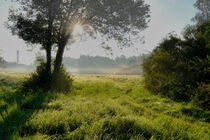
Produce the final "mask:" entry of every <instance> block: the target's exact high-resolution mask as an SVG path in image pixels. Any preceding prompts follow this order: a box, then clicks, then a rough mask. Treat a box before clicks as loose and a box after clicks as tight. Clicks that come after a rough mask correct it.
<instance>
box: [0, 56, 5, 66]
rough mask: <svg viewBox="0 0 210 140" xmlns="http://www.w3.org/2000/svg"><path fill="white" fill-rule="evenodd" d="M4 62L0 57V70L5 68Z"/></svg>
mask: <svg viewBox="0 0 210 140" xmlns="http://www.w3.org/2000/svg"><path fill="white" fill-rule="evenodd" d="M5 62H6V61H5V60H4V58H3V57H1V56H0V68H4V67H5Z"/></svg>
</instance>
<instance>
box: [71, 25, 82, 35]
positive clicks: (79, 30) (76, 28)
mask: <svg viewBox="0 0 210 140" xmlns="http://www.w3.org/2000/svg"><path fill="white" fill-rule="evenodd" d="M73 33H74V34H75V35H78V34H79V35H80V34H82V33H83V28H82V26H81V25H79V24H76V25H75V26H74V32H73Z"/></svg>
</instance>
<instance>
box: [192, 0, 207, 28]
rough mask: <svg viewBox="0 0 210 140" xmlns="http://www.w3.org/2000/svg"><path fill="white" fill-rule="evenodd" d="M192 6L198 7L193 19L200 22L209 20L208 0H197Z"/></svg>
mask: <svg viewBox="0 0 210 140" xmlns="http://www.w3.org/2000/svg"><path fill="white" fill-rule="evenodd" d="M194 6H195V7H196V8H197V9H198V13H197V14H196V15H195V17H194V18H193V20H194V21H196V22H197V23H199V24H201V23H203V22H206V21H208V20H210V0H197V1H196V3H195V4H194Z"/></svg>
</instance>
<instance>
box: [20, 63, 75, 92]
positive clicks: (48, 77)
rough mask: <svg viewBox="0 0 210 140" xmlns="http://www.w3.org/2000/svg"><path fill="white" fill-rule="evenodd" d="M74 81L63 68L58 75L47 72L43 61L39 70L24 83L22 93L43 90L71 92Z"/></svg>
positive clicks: (38, 67)
mask: <svg viewBox="0 0 210 140" xmlns="http://www.w3.org/2000/svg"><path fill="white" fill-rule="evenodd" d="M72 82H73V79H72V77H71V75H70V73H69V72H67V71H66V69H65V68H64V67H63V66H62V67H61V70H60V71H59V73H56V75H53V74H50V73H48V72H47V71H46V63H45V62H44V61H41V62H40V64H39V65H38V66H37V69H36V71H35V72H34V73H32V74H31V75H30V76H29V77H28V78H26V80H25V81H23V83H22V87H21V91H22V92H23V93H26V92H27V91H30V90H37V89H40V88H41V89H43V90H44V91H57V92H69V91H70V89H71V85H72Z"/></svg>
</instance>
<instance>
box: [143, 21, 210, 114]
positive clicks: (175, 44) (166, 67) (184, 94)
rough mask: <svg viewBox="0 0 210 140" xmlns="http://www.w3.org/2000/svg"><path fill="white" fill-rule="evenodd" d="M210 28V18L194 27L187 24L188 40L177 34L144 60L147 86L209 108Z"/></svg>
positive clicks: (167, 95) (166, 94)
mask: <svg viewBox="0 0 210 140" xmlns="http://www.w3.org/2000/svg"><path fill="white" fill-rule="evenodd" d="M209 29H210V24H209V22H207V23H204V24H202V25H198V26H196V27H193V30H189V28H187V29H186V30H187V31H186V32H185V35H184V36H185V40H181V39H178V38H177V37H175V36H173V35H170V36H169V37H168V38H166V39H165V40H163V42H162V43H160V45H159V46H158V47H157V48H156V49H155V50H154V51H153V53H152V54H151V55H150V57H148V58H147V59H146V60H145V62H144V63H143V69H144V72H145V74H144V75H145V84H146V87H147V88H148V89H149V90H150V91H152V92H153V93H156V94H157V93H159V94H161V95H163V96H165V97H169V98H172V99H174V100H178V101H193V102H194V103H195V104H197V105H198V106H200V107H202V108H203V109H207V110H208V109H209V105H208V102H209V89H208V88H207V87H208V85H209V77H210V75H209V74H210V69H209V67H210V58H209V54H210V47H209V45H210V42H209V31H210V30H209ZM190 32H191V34H190ZM202 85H205V86H202Z"/></svg>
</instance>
